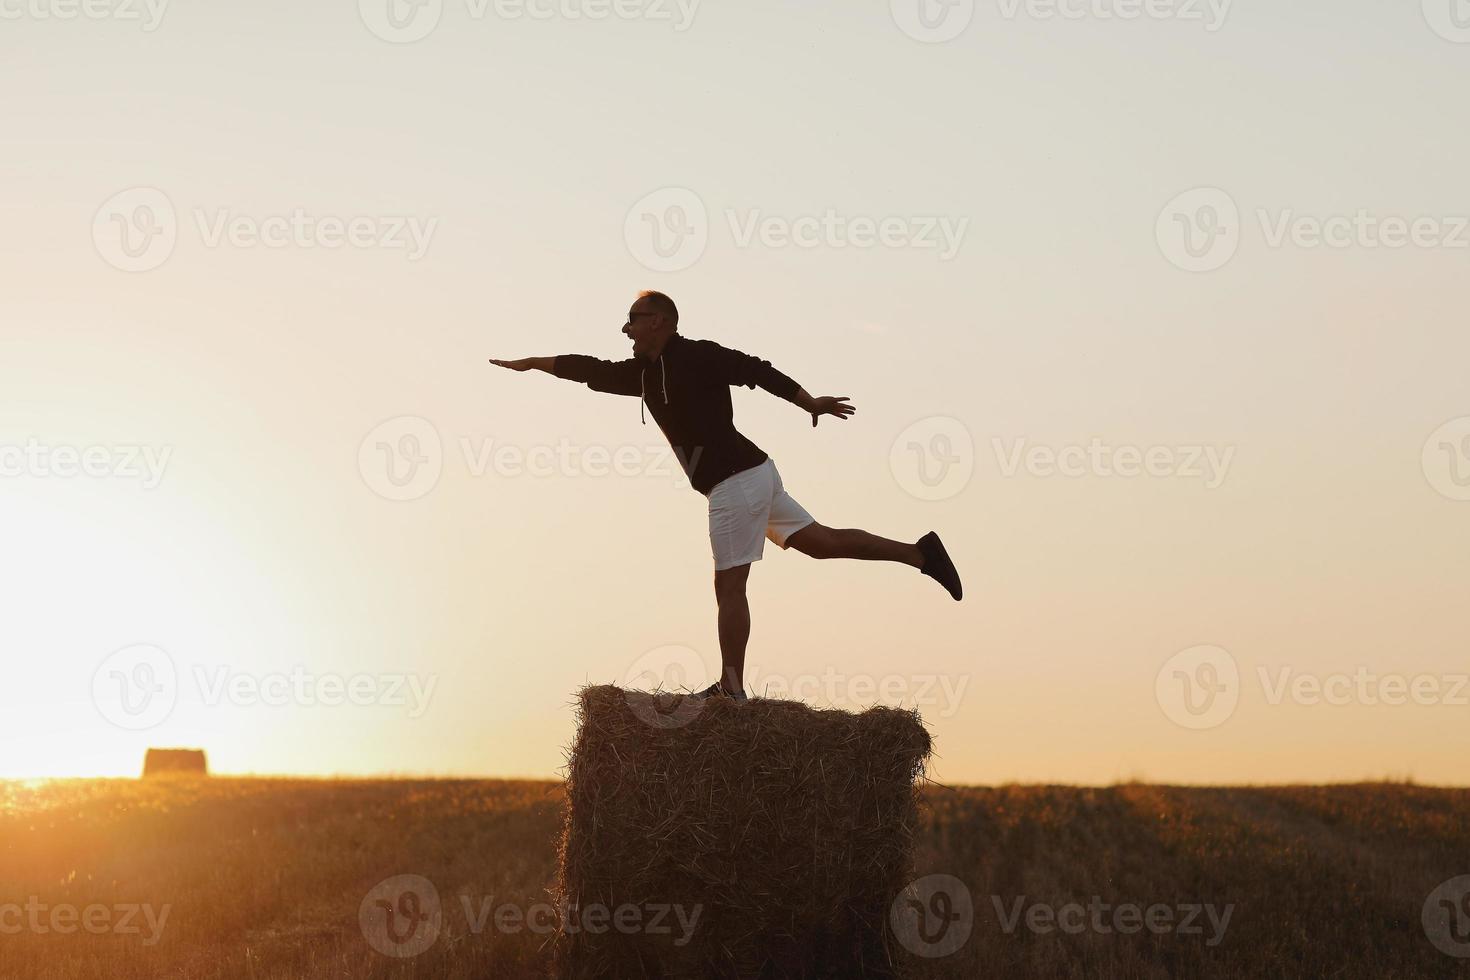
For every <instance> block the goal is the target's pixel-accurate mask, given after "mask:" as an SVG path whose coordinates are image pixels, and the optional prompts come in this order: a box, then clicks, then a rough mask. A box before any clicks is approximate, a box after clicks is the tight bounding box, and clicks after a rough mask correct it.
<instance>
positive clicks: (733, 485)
mask: <svg viewBox="0 0 1470 980" xmlns="http://www.w3.org/2000/svg"><path fill="white" fill-rule="evenodd" d="M811 523H814V521H813V518H812V515H810V514H808V513H807V512H806V508H804V507H802V506H801V504H798V503H797V502H796V501H795V500H793V499H792V497H791V494H789V493H787V492H786V488H785V487H783V486H782V485H781V474H780V473H778V472H776V463H775V461H774V460H772V459H771V458H770V457H769V456H767V457H766V461H765V462H764V463H761V464H760V465H759V466H752V467H751V468H750V469H748V470H741V471H740V472H739V473H735V474H733V475H731V476H728V477H726V478H725V479H723V480H721V481H720V482H719V483H716V484H715V485H714V488H713V489H711V490H710V492H709V541H710V547H711V548H712V549H713V551H714V556H715V571H722V570H724V569H726V568H734V567H735V566H736V565H745V564H748V563H750V562H753V561H760V560H761V552H762V551H763V550H765V544H766V538H770V539H771V540H772V541H774V542H775V543H776V544H777V545H779V546H780V547H782V548H785V547H787V545H786V541H787V539H789V538H790V537H791V536H792V535H793V534H795V533H796V532H797V531H800V530H801V529H802V528H804V527H806V526H807V525H808V524H811Z"/></svg>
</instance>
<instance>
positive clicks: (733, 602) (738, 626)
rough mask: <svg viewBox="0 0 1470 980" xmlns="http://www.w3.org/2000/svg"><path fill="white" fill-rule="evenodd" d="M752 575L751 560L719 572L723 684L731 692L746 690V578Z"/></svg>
mask: <svg viewBox="0 0 1470 980" xmlns="http://www.w3.org/2000/svg"><path fill="white" fill-rule="evenodd" d="M749 577H750V563H749V562H747V563H746V564H744V565H736V566H735V567H734V568H726V569H723V570H719V571H716V572H715V601H716V602H718V603H719V604H720V615H719V627H720V661H721V664H722V674H723V676H722V677H721V679H720V683H721V686H722V687H724V689H725V693H727V694H743V693H744V692H745V644H746V642H747V641H748V640H749V639H750V603H749V602H747V601H746V598H745V581H746V579H747V578H749Z"/></svg>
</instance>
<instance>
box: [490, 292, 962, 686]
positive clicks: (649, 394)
mask: <svg viewBox="0 0 1470 980" xmlns="http://www.w3.org/2000/svg"><path fill="white" fill-rule="evenodd" d="M678 327H679V310H678V307H676V306H675V305H674V301H673V300H671V299H669V297H667V296H665V295H664V294H663V293H658V292H652V291H650V292H644V293H641V294H640V295H639V296H638V299H637V301H636V302H634V303H633V306H632V308H631V309H629V310H628V322H627V323H625V324H624V325H623V333H624V334H625V335H626V336H627V337H628V338H629V339H630V340H631V341H632V342H633V356H632V357H630V358H628V359H627V360H625V361H604V360H599V359H598V358H595V357H588V356H587V355H585V354H562V355H559V356H556V357H523V358H521V359H520V360H515V361H505V360H497V359H495V358H491V359H490V363H491V364H498V365H500V366H501V367H504V368H510V369H511V370H512V371H529V370H532V369H535V370H537V371H545V372H546V373H547V374H552V375H555V376H556V377H558V378H565V379H567V380H568V381H580V382H583V383H585V384H586V385H587V387H589V388H591V389H593V390H594V391H606V392H611V393H612V394H615V395H637V396H638V397H639V400H640V402H642V403H643V404H644V405H646V406H647V408H648V410H649V411H651V412H653V418H654V421H655V422H657V423H658V427H659V428H660V429H662V430H663V433H664V435H665V436H666V437H667V438H668V440H669V445H670V446H672V447H673V449H674V455H675V456H677V457H678V459H679V465H680V466H682V467H683V468H684V472H685V474H686V475H688V477H689V483H690V485H691V486H693V487H694V489H696V490H698V491H699V492H700V493H702V494H704V495H705V496H707V497H708V498H709V537H710V544H711V546H712V548H713V551H714V559H715V601H716V602H717V603H718V605H719V634H720V658H721V660H722V661H723V663H724V677H723V679H722V681H721V682H720V683H716V684H711V685H710V686H709V687H708V688H706V689H705V690H703V691H700V692H698V694H697V696H698V697H701V698H707V697H710V696H711V695H714V694H726V695H729V696H730V697H733V698H734V699H735V700H737V701H744V700H745V699H746V696H745V682H744V677H745V644H746V641H747V640H748V639H749V638H750V606H749V604H748V603H747V602H746V597H745V581H746V578H747V577H748V576H749V574H750V564H751V562H755V561H760V560H761V553H762V551H763V549H764V546H765V539H766V538H770V539H771V540H772V541H774V542H775V543H776V544H777V545H778V546H779V547H781V548H783V549H785V548H795V549H796V550H797V551H799V552H801V553H802V554H804V555H810V556H811V557H813V558H861V559H865V560H869V561H896V562H902V563H904V564H905V565H912V566H913V567H914V568H917V569H919V571H921V572H923V573H924V574H925V575H927V576H929V577H930V578H932V579H934V580H935V581H937V582H938V583H939V584H940V585H942V586H944V587H945V588H946V589H947V590H949V594H950V595H952V596H953V597H954V598H955V599H956V600H958V599H959V598H960V596H961V594H962V593H961V589H960V577H959V573H958V572H956V571H955V567H954V563H953V562H951V561H950V560H949V554H948V553H947V552H946V551H945V550H944V545H943V544H942V543H941V542H940V540H939V535H938V534H936V533H934V532H933V531H930V532H929V533H928V534H926V535H924V536H923V537H922V538H920V539H919V540H918V541H916V542H914V543H913V544H909V543H906V542H903V541H893V540H891V539H889V538H880V537H878V535H876V534H869V533H868V532H867V531H862V530H858V529H857V528H830V527H826V526H825V525H822V524H818V523H817V522H816V521H815V520H813V519H812V516H811V515H810V514H808V513H807V512H806V509H805V508H804V507H802V506H801V504H799V503H797V502H796V501H795V500H794V499H793V498H792V496H791V495H790V494H789V493H787V492H786V488H785V487H784V486H782V484H781V474H780V473H779V472H777V470H776V464H775V462H774V461H773V460H772V459H771V458H770V457H769V456H767V455H766V454H765V453H764V452H762V451H761V449H760V447H758V446H757V445H755V443H753V442H751V441H750V440H749V439H747V438H745V436H743V435H741V434H740V433H739V432H737V431H736V429H735V424H734V422H733V421H732V415H733V411H732V408H731V405H730V386H731V385H745V386H746V387H747V388H754V387H755V386H757V385H759V386H760V387H762V388H764V389H765V390H766V391H769V392H770V393H771V394H773V395H775V396H777V397H778V398H784V399H785V400H787V401H789V402H794V403H795V404H796V405H798V406H800V407H801V408H802V410H803V411H806V412H808V413H810V414H811V417H812V425H814V426H815V425H816V424H817V420H818V419H819V418H821V417H822V416H823V415H834V416H836V417H837V418H839V419H846V418H847V417H848V416H849V415H851V414H852V413H853V412H855V411H856V410H857V409H855V408H854V407H853V406H852V405H850V404H847V402H848V397H847V396H846V395H840V396H837V397H832V396H827V397H822V398H813V397H812V396H811V395H809V394H807V392H806V389H805V388H803V387H801V385H799V384H797V383H796V382H795V381H793V380H791V379H790V378H788V377H787V376H786V375H784V374H782V373H781V372H780V371H778V370H776V369H775V368H774V367H772V366H771V364H770V362H769V361H763V360H761V359H760V358H758V357H752V356H751V355H749V354H744V353H741V352H740V351H738V350H731V349H730V348H728V347H722V346H720V345H719V344H717V343H715V342H714V341H712V340H694V339H690V338H687V337H684V336H683V335H682V334H680V333H679V332H678ZM639 414H640V415H642V406H640V410H639ZM643 422H644V424H645V425H646V424H648V420H647V419H646V418H644V420H643Z"/></svg>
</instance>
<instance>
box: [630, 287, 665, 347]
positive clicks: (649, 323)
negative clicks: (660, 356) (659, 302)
mask: <svg viewBox="0 0 1470 980" xmlns="http://www.w3.org/2000/svg"><path fill="white" fill-rule="evenodd" d="M663 323H664V317H663V314H661V313H655V312H653V311H652V310H650V309H649V308H648V301H647V300H642V299H640V300H638V301H637V302H636V303H634V304H633V306H632V308H631V309H629V310H628V322H627V323H625V324H624V325H623V334H624V335H625V336H627V338H628V339H629V340H631V341H632V342H633V356H634V357H643V356H645V354H646V353H647V352H648V351H649V350H652V349H653V346H654V344H655V343H656V342H657V340H658V336H659V334H660V333H661V332H662V328H663Z"/></svg>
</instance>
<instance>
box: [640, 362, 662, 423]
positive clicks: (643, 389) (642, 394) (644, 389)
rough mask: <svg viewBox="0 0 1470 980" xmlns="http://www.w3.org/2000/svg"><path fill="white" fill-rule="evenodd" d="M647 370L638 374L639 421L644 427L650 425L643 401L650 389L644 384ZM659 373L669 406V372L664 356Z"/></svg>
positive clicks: (659, 366) (659, 364)
mask: <svg viewBox="0 0 1470 980" xmlns="http://www.w3.org/2000/svg"><path fill="white" fill-rule="evenodd" d="M647 370H648V368H646V367H645V368H644V369H643V370H642V371H639V372H638V420H639V421H640V422H642V423H643V424H644V425H647V424H648V419H646V418H644V417H643V399H644V397H645V396H646V395H647V394H648V389H647V387H646V386H645V385H644V383H643V374H644V372H645V371H647ZM658 372H659V377H660V378H661V379H662V380H663V385H664V404H665V405H667V404H668V403H669V372H668V368H666V367H665V366H664V359H663V357H662V355H660V357H659V359H658Z"/></svg>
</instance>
